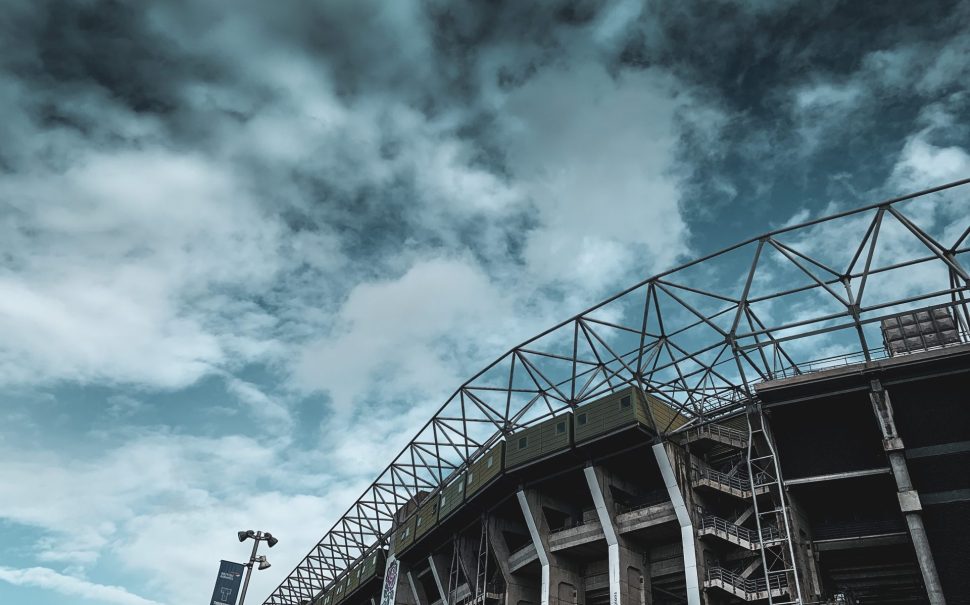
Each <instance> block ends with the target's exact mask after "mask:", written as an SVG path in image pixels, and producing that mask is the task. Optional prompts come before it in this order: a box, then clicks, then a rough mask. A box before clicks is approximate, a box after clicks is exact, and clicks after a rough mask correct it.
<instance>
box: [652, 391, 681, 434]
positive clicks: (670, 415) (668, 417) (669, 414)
mask: <svg viewBox="0 0 970 605" xmlns="http://www.w3.org/2000/svg"><path fill="white" fill-rule="evenodd" d="M647 400H648V402H649V404H650V411H651V412H653V417H654V419H655V420H656V421H657V427H656V430H657V432H658V433H659V432H667V431H672V430H674V429H676V428H679V427H681V426H683V425H684V424H685V423H686V422H687V418H685V417H684V416H683V415H681V414H679V413H678V412H677V411H676V410H674V409H673V408H672V407H670V406H669V405H667V404H666V403H664V402H663V401H661V400H659V399H657V398H656V397H652V396H650V395H647Z"/></svg>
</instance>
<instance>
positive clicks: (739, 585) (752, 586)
mask: <svg viewBox="0 0 970 605" xmlns="http://www.w3.org/2000/svg"><path fill="white" fill-rule="evenodd" d="M704 588H718V589H720V590H723V591H724V592H727V593H729V594H732V595H734V596H735V597H738V598H739V599H744V600H745V601H760V600H762V599H768V598H770V599H771V602H772V603H774V604H775V605H783V604H786V603H795V602H796V601H789V600H787V599H783V600H778V599H781V598H782V597H787V596H788V578H787V575H786V574H784V573H781V574H771V575H769V576H768V577H767V579H766V578H745V577H743V576H742V575H741V574H739V573H735V572H733V571H730V570H728V569H724V568H723V567H716V566H711V567H708V569H707V574H706V576H705V578H704Z"/></svg>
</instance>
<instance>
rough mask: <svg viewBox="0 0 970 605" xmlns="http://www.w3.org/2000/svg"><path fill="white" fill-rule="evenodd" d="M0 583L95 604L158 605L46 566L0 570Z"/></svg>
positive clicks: (1, 568)
mask: <svg viewBox="0 0 970 605" xmlns="http://www.w3.org/2000/svg"><path fill="white" fill-rule="evenodd" d="M0 580H3V581H4V582H9V583H11V584H15V585H17V586H36V587H38V588H44V589H47V590H53V591H54V592H58V593H60V594H62V595H64V596H66V597H80V598H82V599H85V600H91V601H95V602H97V603H110V604H112V605H160V604H159V603H158V602H157V601H152V600H150V599H146V598H144V597H140V596H138V595H136V594H132V593H131V592H129V591H128V590H126V589H125V588H123V587H121V586H109V585H105V584H97V583H94V582H89V581H87V580H84V579H82V578H77V577H74V576H69V575H66V574H61V573H58V572H56V571H54V570H53V569H48V568H46V567H30V568H27V569H15V568H11V567H0Z"/></svg>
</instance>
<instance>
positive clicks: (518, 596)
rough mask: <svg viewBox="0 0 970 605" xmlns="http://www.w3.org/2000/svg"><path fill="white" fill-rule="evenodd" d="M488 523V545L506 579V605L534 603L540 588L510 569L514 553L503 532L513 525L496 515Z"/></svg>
mask: <svg viewBox="0 0 970 605" xmlns="http://www.w3.org/2000/svg"><path fill="white" fill-rule="evenodd" d="M486 522H487V523H488V544H489V547H490V548H491V549H492V553H494V554H495V561H496V562H497V563H498V568H499V572H500V573H501V574H502V577H503V578H504V579H505V605H518V604H519V603H520V602H523V601H524V602H530V603H534V602H535V595H536V594H538V592H539V587H538V586H536V585H535V583H534V582H530V581H528V580H527V579H525V578H523V577H520V576H519V575H518V574H515V573H513V572H512V569H511V567H510V563H509V560H510V557H511V555H512V553H511V552H509V548H508V544H506V543H505V538H504V537H503V535H502V532H503V530H504V529H505V528H508V527H511V524H510V523H509V521H508V520H506V519H502V518H500V517H497V516H495V515H489V516H488V518H487V520H486ZM515 529H518V528H515ZM533 548H534V547H533Z"/></svg>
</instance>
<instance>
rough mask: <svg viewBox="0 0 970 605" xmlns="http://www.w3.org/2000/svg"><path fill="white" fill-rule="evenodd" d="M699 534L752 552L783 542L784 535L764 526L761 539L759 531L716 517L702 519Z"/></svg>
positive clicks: (709, 516) (773, 528) (707, 516)
mask: <svg viewBox="0 0 970 605" xmlns="http://www.w3.org/2000/svg"><path fill="white" fill-rule="evenodd" d="M697 533H698V535H699V536H715V537H717V538H721V539H722V540H726V541H727V542H730V543H731V544H735V545H737V546H740V547H741V548H746V549H748V550H752V551H754V550H758V549H760V548H761V546H762V544H766V545H768V546H771V545H774V544H775V543H777V542H779V541H781V540H783V538H782V533H781V532H780V531H778V528H777V527H775V526H773V525H764V526H763V527H762V528H761V537H760V538H759V536H758V530H756V529H751V528H748V527H744V526H743V525H736V524H734V523H731V522H730V521H728V520H727V519H722V518H721V517H717V516H715V515H704V516H703V517H701V520H700V523H698V525H697Z"/></svg>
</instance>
